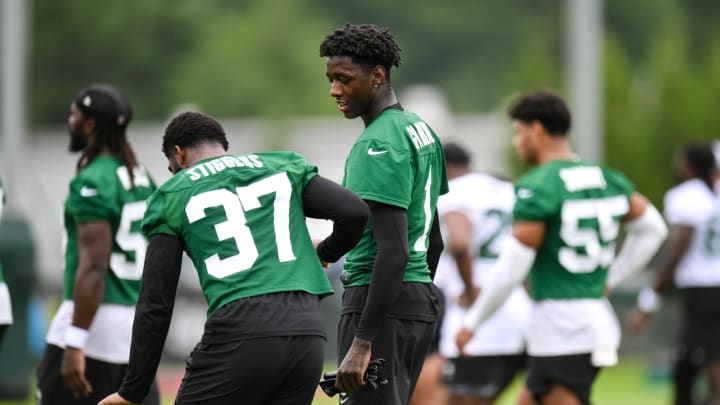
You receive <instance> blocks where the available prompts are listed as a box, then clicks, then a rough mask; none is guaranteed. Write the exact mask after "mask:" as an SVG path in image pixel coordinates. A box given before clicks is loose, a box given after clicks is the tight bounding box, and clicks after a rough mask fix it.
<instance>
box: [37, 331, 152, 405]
mask: <svg viewBox="0 0 720 405" xmlns="http://www.w3.org/2000/svg"><path fill="white" fill-rule="evenodd" d="M64 352H65V350H63V349H62V348H60V347H58V346H55V345H50V344H49V345H47V347H46V348H45V354H44V355H43V358H42V360H41V361H40V365H39V366H38V369H37V394H36V395H37V397H36V400H37V405H45V404H47V405H65V404H67V405H86V404H87V405H96V404H97V403H98V402H100V400H102V399H103V398H105V397H106V396H108V395H110V394H112V393H114V392H116V391H117V390H118V388H120V384H121V383H122V380H123V377H125V370H126V369H127V365H126V364H114V363H107V362H104V361H100V360H95V359H92V358H89V357H87V356H86V357H85V378H86V379H87V380H88V381H89V382H90V385H91V386H92V389H93V391H92V393H91V394H90V396H88V397H86V398H83V399H75V398H74V397H73V395H72V393H71V392H70V391H69V390H68V389H67V388H66V387H65V384H63V380H62V376H61V375H60V365H61V364H62V358H63V353H64ZM143 404H144V405H159V404H160V391H159V390H158V386H157V381H154V382H153V385H152V387H151V388H150V393H149V394H148V396H147V397H146V398H145V401H143Z"/></svg>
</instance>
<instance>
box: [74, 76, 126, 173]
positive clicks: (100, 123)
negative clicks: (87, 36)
mask: <svg viewBox="0 0 720 405" xmlns="http://www.w3.org/2000/svg"><path fill="white" fill-rule="evenodd" d="M74 104H75V106H76V107H77V109H78V110H80V112H82V114H83V116H85V117H88V118H92V119H93V120H94V121H95V137H94V138H93V141H92V142H91V143H89V144H88V145H86V146H85V148H83V151H82V154H81V155H80V159H78V162H77V165H76V169H77V170H78V171H80V170H82V169H83V168H85V167H87V166H88V165H89V164H90V163H92V162H93V160H95V159H96V158H97V157H98V156H99V155H100V153H101V152H102V151H103V149H105V148H107V149H108V150H109V151H110V154H111V155H113V156H115V157H117V158H118V159H120V160H121V161H122V162H123V164H124V165H125V167H127V169H128V174H129V175H130V184H132V186H133V187H134V186H135V181H134V180H135V179H134V175H133V169H134V168H135V167H136V166H137V164H138V163H137V159H136V158H135V153H134V152H133V150H132V148H131V147H130V143H128V141H127V135H126V129H127V126H128V124H129V123H130V120H132V114H133V112H132V107H131V106H130V100H128V98H127V97H126V96H125V95H124V94H123V93H122V92H121V91H120V90H118V89H117V88H115V87H113V86H112V85H110V84H105V83H96V84H91V85H89V86H87V87H85V88H84V89H82V90H80V92H79V93H78V95H77V96H76V97H75V101H74Z"/></svg>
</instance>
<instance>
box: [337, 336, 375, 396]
mask: <svg viewBox="0 0 720 405" xmlns="http://www.w3.org/2000/svg"><path fill="white" fill-rule="evenodd" d="M371 349H372V342H370V341H369V340H365V339H360V338H357V337H356V338H355V339H353V342H352V345H350V349H349V350H348V351H347V353H346V354H345V358H343V361H342V362H341V363H340V367H339V368H338V370H337V380H336V381H335V387H337V389H338V390H339V391H340V392H347V391H354V390H356V389H358V388H360V387H362V386H363V385H365V380H364V379H363V376H364V374H365V370H367V368H368V365H369V364H370V355H371V354H372V350H371Z"/></svg>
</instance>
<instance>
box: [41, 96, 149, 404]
mask: <svg viewBox="0 0 720 405" xmlns="http://www.w3.org/2000/svg"><path fill="white" fill-rule="evenodd" d="M131 119H132V109H131V107H130V103H129V101H128V99H127V98H126V97H125V95H123V94H122V93H121V92H120V91H119V90H118V89H117V88H115V87H113V86H111V85H108V84H93V85H90V86H88V87H86V88H84V89H82V90H81V91H80V92H79V93H78V95H77V97H76V98H75V100H74V101H73V102H72V104H71V105H70V117H69V118H68V131H69V133H70V151H71V152H80V159H79V160H78V162H77V168H76V169H77V173H76V175H75V178H73V179H72V181H71V183H70V188H69V192H68V196H67V198H66V200H65V212H64V222H65V234H66V235H65V236H66V242H65V274H64V276H65V277H64V288H63V301H62V304H61V305H60V308H59V309H58V311H57V313H56V314H55V317H54V319H53V321H52V323H51V325H50V329H49V330H48V334H47V338H46V340H47V347H46V349H45V353H44V355H43V358H42V360H41V362H40V365H39V367H38V370H37V403H38V404H93V405H94V404H97V402H98V401H99V400H101V399H102V398H104V397H105V396H106V395H108V394H109V393H112V392H115V391H116V390H117V388H118V387H119V386H120V383H121V382H122V377H123V375H124V374H125V369H126V368H127V364H128V357H129V354H130V331H131V328H132V324H133V317H134V315H135V303H136V302H137V299H138V293H139V291H140V278H141V276H142V264H143V260H144V256H145V249H146V247H147V240H146V239H145V238H144V237H143V236H142V234H141V233H140V221H141V220H142V217H143V214H144V213H145V200H147V198H148V197H149V196H150V194H152V192H153V190H155V185H154V184H153V181H152V179H151V178H150V176H149V175H148V173H147V172H146V171H145V169H144V168H143V167H142V166H140V165H139V163H138V161H137V160H136V158H135V153H134V152H133V150H132V148H131V147H130V144H129V143H128V141H127V136H126V129H127V125H128V123H129V122H130V120H131ZM159 397H160V396H159V392H158V390H157V387H155V388H154V389H153V390H152V392H151V395H149V396H148V397H147V398H146V399H145V397H143V398H141V401H142V400H143V399H145V402H144V403H145V404H159V401H160V398H159Z"/></svg>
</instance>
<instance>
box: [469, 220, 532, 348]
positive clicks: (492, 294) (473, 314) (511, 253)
mask: <svg viewBox="0 0 720 405" xmlns="http://www.w3.org/2000/svg"><path fill="white" fill-rule="evenodd" d="M544 239H545V223H544V222H541V221H518V222H514V223H513V226H512V235H511V236H510V237H508V238H507V240H506V241H505V242H504V243H503V245H502V248H501V249H500V256H499V257H498V259H497V262H495V265H494V266H493V268H492V269H491V270H490V279H489V280H488V283H487V284H486V285H485V288H483V292H482V294H480V296H479V297H478V299H477V300H476V301H475V303H474V304H473V305H472V307H471V308H470V310H469V311H468V313H467V315H466V316H465V319H464V320H463V328H462V329H461V330H460V332H459V333H458V335H457V338H456V343H457V345H458V348H459V349H460V352H461V353H462V352H463V348H464V347H465V345H466V344H467V342H468V341H470V339H471V338H472V336H473V333H474V331H475V329H477V328H478V326H480V324H481V323H482V322H484V321H485V320H487V319H488V318H490V317H491V316H492V314H494V313H495V311H497V310H498V308H500V306H501V305H502V304H503V302H505V299H507V297H508V296H510V293H511V292H512V290H513V289H514V288H515V287H516V286H518V285H520V283H522V281H523V280H524V279H525V277H527V275H528V273H529V272H530V268H531V267H532V264H533V262H534V261H535V255H536V253H537V249H538V248H539V247H540V245H541V244H542V242H543V240H544Z"/></svg>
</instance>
